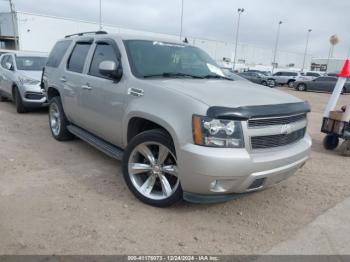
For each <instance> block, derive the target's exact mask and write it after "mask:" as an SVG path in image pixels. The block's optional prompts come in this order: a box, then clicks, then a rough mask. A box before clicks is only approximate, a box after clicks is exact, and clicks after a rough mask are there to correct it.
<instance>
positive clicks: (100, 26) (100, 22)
mask: <svg viewBox="0 0 350 262" xmlns="http://www.w3.org/2000/svg"><path fill="white" fill-rule="evenodd" d="M98 21H99V22H98V24H99V30H100V31H101V30H102V0H100V15H99V18H98Z"/></svg>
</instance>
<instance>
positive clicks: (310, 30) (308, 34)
mask: <svg viewBox="0 0 350 262" xmlns="http://www.w3.org/2000/svg"><path fill="white" fill-rule="evenodd" d="M311 32H312V29H309V30H307V36H306V46H305V52H304V59H303V67H302V68H301V72H304V68H305V60H306V55H307V48H308V45H309V39H310V33H311Z"/></svg>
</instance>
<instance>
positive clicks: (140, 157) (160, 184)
mask: <svg viewBox="0 0 350 262" xmlns="http://www.w3.org/2000/svg"><path fill="white" fill-rule="evenodd" d="M128 173H129V177H130V180H131V182H132V184H133V186H134V187H135V189H136V190H137V191H138V192H139V193H140V194H142V195H143V196H145V197H147V198H149V199H152V200H163V199H167V198H169V197H170V196H172V195H173V194H174V192H175V191H176V190H177V188H178V187H179V184H180V181H179V178H178V175H177V162H176V157H175V156H174V154H173V153H172V152H171V151H170V150H169V149H168V148H167V147H166V146H164V145H162V144H160V143H157V142H144V143H141V144H139V145H138V146H136V147H135V149H134V150H133V151H132V152H131V154H130V157H129V161H128Z"/></svg>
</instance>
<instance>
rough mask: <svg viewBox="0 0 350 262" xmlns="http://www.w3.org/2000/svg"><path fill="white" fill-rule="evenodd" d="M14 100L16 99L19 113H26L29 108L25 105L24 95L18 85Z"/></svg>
mask: <svg viewBox="0 0 350 262" xmlns="http://www.w3.org/2000/svg"><path fill="white" fill-rule="evenodd" d="M14 100H15V105H16V111H17V113H19V114H23V113H26V112H27V109H26V108H25V106H24V105H23V100H22V97H21V93H20V92H19V90H18V87H17V86H16V87H15V89H14Z"/></svg>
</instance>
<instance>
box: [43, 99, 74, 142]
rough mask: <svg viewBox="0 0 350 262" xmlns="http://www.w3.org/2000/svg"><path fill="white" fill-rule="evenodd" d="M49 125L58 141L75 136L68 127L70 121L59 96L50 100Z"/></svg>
mask: <svg viewBox="0 0 350 262" xmlns="http://www.w3.org/2000/svg"><path fill="white" fill-rule="evenodd" d="M49 125H50V130H51V134H52V136H53V137H54V138H55V139H56V140H58V141H65V140H70V139H72V138H73V137H74V136H73V135H72V134H71V133H70V132H69V131H68V129H67V126H68V125H69V122H68V120H67V117H66V115H65V113H64V110H63V107H62V102H61V98H60V97H59V96H56V97H54V98H52V99H51V101H50V107H49Z"/></svg>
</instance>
